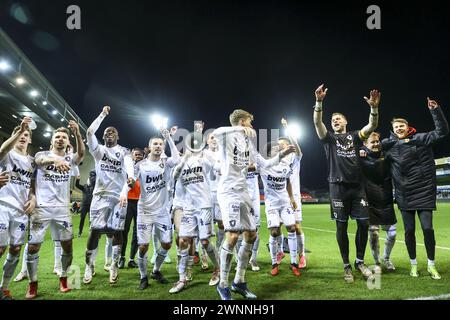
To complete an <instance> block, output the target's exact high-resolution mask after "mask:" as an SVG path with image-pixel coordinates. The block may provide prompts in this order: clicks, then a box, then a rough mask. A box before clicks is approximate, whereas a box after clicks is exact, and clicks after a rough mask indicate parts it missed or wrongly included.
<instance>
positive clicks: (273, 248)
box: [269, 236, 279, 265]
mask: <svg viewBox="0 0 450 320" xmlns="http://www.w3.org/2000/svg"><path fill="white" fill-rule="evenodd" d="M278 238H279V237H276V238H275V237H272V236H270V237H269V250H270V257H271V259H272V265H275V264H277V253H278V252H277V251H278V250H277V247H278V242H277V239H278Z"/></svg>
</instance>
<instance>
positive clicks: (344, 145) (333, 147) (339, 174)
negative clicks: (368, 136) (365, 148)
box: [322, 131, 362, 184]
mask: <svg viewBox="0 0 450 320" xmlns="http://www.w3.org/2000/svg"><path fill="white" fill-rule="evenodd" d="M322 143H323V146H324V148H325V154H326V156H327V160H328V182H330V183H353V184H355V183H360V182H361V169H360V166H359V159H358V157H359V155H358V154H357V152H359V148H360V147H361V146H362V140H361V138H360V137H359V131H351V132H346V133H334V132H331V131H327V135H326V136H325V138H323V139H322Z"/></svg>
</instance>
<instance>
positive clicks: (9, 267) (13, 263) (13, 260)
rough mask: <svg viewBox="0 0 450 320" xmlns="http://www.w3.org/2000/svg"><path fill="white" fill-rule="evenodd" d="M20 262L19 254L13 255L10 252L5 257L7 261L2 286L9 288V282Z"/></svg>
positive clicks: (4, 265)
mask: <svg viewBox="0 0 450 320" xmlns="http://www.w3.org/2000/svg"><path fill="white" fill-rule="evenodd" d="M18 263H19V254H17V255H12V254H11V253H8V255H7V256H6V259H5V263H4V264H3V276H2V283H1V284H0V288H3V289H4V290H6V289H8V287H9V283H10V282H11V278H12V277H13V275H14V271H15V270H16V267H17V264H18Z"/></svg>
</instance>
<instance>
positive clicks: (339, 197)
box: [330, 183, 369, 222]
mask: <svg viewBox="0 0 450 320" xmlns="http://www.w3.org/2000/svg"><path fill="white" fill-rule="evenodd" d="M330 198H331V219H333V220H337V221H342V222H346V221H348V217H351V218H352V219H369V210H368V202H367V198H366V192H365V191H364V189H363V187H362V186H361V185H360V184H347V183H330Z"/></svg>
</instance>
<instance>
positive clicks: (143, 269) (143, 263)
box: [137, 252, 148, 279]
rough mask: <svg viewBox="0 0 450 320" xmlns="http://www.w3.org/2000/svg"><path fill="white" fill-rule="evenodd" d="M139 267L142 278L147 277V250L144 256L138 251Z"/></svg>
mask: <svg viewBox="0 0 450 320" xmlns="http://www.w3.org/2000/svg"><path fill="white" fill-rule="evenodd" d="M137 264H138V267H139V273H140V274H141V279H144V278H146V277H147V264H148V254H147V252H146V253H145V254H144V256H142V255H141V253H140V252H139V253H138V263H137Z"/></svg>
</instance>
